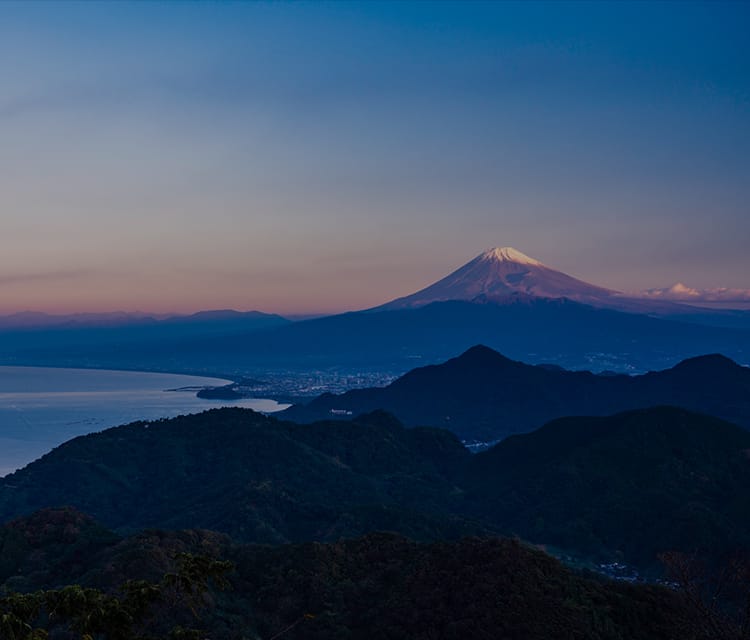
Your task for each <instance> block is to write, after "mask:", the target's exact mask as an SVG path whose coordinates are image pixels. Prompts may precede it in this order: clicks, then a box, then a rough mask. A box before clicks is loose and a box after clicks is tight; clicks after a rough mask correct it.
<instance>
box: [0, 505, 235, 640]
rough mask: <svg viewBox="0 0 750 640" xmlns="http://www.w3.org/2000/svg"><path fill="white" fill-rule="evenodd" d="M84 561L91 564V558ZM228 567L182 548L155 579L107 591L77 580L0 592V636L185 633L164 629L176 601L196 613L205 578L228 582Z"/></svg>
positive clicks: (139, 638)
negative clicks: (169, 567)
mask: <svg viewBox="0 0 750 640" xmlns="http://www.w3.org/2000/svg"><path fill="white" fill-rule="evenodd" d="M44 515H46V516H50V515H54V512H49V511H48V512H46V514H44ZM52 564H54V561H53V562H52ZM87 564H88V565H89V566H91V565H92V558H89V559H88V562H87ZM231 568H232V565H231V564H230V563H229V562H226V561H219V560H214V559H212V558H206V557H200V556H193V555H191V554H181V555H179V556H178V557H177V558H176V570H175V572H174V573H168V574H166V575H165V576H164V578H163V579H162V581H161V582H160V583H151V582H147V581H145V580H126V581H125V582H124V583H123V584H121V585H120V586H119V588H118V589H117V590H116V591H115V592H110V593H106V592H103V591H101V590H99V589H96V588H92V587H83V586H81V585H78V584H71V585H67V586H64V587H61V588H59V589H48V590H39V591H35V592H33V593H26V594H19V593H14V592H10V593H7V592H6V594H5V595H4V596H3V597H0V637H2V638H3V639H7V640H36V639H37V638H47V637H48V633H50V634H51V635H50V637H55V638H60V639H61V640H62V639H63V638H81V639H82V640H151V639H155V638H167V637H169V638H180V637H189V635H186V630H185V629H183V628H182V627H179V626H176V627H174V628H173V630H172V631H171V632H167V631H165V629H166V628H168V626H169V623H168V621H169V620H171V619H174V618H175V615H177V617H179V610H180V607H182V608H187V609H188V610H189V611H190V612H191V613H192V614H193V616H195V617H196V618H197V616H198V610H199V609H200V608H201V607H202V606H203V605H204V604H205V603H204V595H205V594H206V593H207V591H208V589H209V584H213V585H214V586H217V587H224V586H227V582H226V578H225V574H226V573H227V572H228V571H230V570H231ZM154 633H155V634H156V635H154Z"/></svg>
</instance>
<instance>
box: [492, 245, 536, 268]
mask: <svg viewBox="0 0 750 640" xmlns="http://www.w3.org/2000/svg"><path fill="white" fill-rule="evenodd" d="M479 257H481V258H482V259H483V260H498V261H499V262H515V263H517V264H533V265H536V266H543V265H542V263H541V262H539V261H538V260H534V258H529V256H527V255H526V254H525V253H521V252H520V251H519V250H518V249H514V248H513V247H493V248H492V249H487V251H485V252H484V253H483V254H482V255H481V256H479Z"/></svg>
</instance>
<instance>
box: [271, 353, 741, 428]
mask: <svg viewBox="0 0 750 640" xmlns="http://www.w3.org/2000/svg"><path fill="white" fill-rule="evenodd" d="M656 405H675V406H681V407H685V408H688V409H692V410H694V411H701V412H703V413H708V414H710V415H715V416H717V417H720V418H723V419H724V420H729V421H732V422H736V423H737V424H739V425H741V426H745V427H748V428H750V369H747V368H745V367H741V366H739V365H737V364H735V363H734V362H732V361H731V360H729V359H728V358H725V357H723V356H719V355H712V356H702V357H699V358H693V359H692V360H686V361H685V362H682V363H680V364H678V365H677V366H676V367H673V368H672V369H668V370H666V371H659V372H656V373H648V374H646V375H642V376H634V377H630V376H625V375H615V376H597V375H594V374H592V373H589V372H587V371H585V372H581V371H577V372H576V371H565V370H563V369H555V368H549V367H538V366H532V365H528V364H524V363H522V362H514V361H513V360H509V359H508V358H505V357H504V356H502V355H500V354H499V353H497V352H495V351H493V350H492V349H489V348H487V347H482V346H477V347H473V348H471V349H469V350H468V351H467V352H466V353H464V354H463V355H461V356H459V357H458V358H453V359H452V360H449V361H448V362H445V363H444V364H441V365H435V366H430V367H423V368H420V369H414V370H413V371H410V372H409V373H407V374H406V375H404V376H402V377H401V378H399V379H398V380H396V381H394V382H393V383H391V384H390V385H388V386H387V387H384V388H375V389H355V390H353V391H348V392H347V393H344V394H343V395H340V396H334V395H331V394H326V395H323V396H320V397H319V398H317V399H315V400H313V401H311V402H310V403H309V404H307V405H297V406H294V407H291V408H289V409H287V410H286V411H285V412H283V413H282V414H281V415H282V416H283V417H285V418H288V419H290V420H295V421H297V422H310V421H311V420H322V419H331V418H332V417H333V416H332V414H331V413H330V411H331V409H342V410H348V411H351V412H352V413H353V414H354V415H358V414H360V413H363V412H366V411H372V410H373V409H385V410H387V411H389V412H391V413H393V414H394V415H395V416H397V417H398V418H399V419H400V420H402V421H403V422H404V424H407V425H432V426H435V427H443V428H445V429H449V430H451V431H453V432H454V433H456V434H457V435H459V436H460V437H462V438H465V439H469V440H472V439H479V440H497V439H499V438H503V437H505V436H508V435H510V434H513V433H524V432H527V431H531V430H532V429H535V428H537V427H540V426H542V425H543V424H545V423H546V422H548V421H550V420H552V419H555V418H560V417H563V416H578V415H609V414H612V413H616V412H618V411H625V410H629V409H640V408H644V407H652V406H656Z"/></svg>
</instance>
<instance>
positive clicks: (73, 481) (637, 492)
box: [0, 408, 750, 579]
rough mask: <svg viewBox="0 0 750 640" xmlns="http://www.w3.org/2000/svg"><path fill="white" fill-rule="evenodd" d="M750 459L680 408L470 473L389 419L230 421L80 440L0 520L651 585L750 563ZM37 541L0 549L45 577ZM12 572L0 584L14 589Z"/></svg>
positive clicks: (21, 488)
mask: <svg viewBox="0 0 750 640" xmlns="http://www.w3.org/2000/svg"><path fill="white" fill-rule="evenodd" d="M748 451H750V433H749V432H747V431H745V430H743V429H741V428H739V427H736V426H734V425H731V424H728V423H725V422H722V421H720V420H717V419H714V418H709V417H707V416H702V415H698V414H693V413H690V412H687V411H684V410H681V409H673V408H660V409H649V410H643V411H635V412H630V413H625V414H620V415H617V416H613V417H609V418H569V419H565V420H560V421H556V422H554V423H551V424H549V425H547V426H546V427H544V428H542V429H540V430H538V431H537V432H534V433H531V434H526V435H523V436H514V437H512V438H508V439H507V440H505V441H503V442H502V443H500V444H499V445H497V446H496V447H495V448H494V449H492V450H490V451H488V452H486V453H483V454H478V455H476V456H472V455H471V454H469V453H467V452H466V450H465V449H464V448H463V447H462V446H461V445H460V443H459V442H458V441H457V440H456V438H455V437H454V436H452V435H451V434H450V433H448V432H446V431H442V430H437V429H421V428H419V429H405V428H403V427H402V426H401V425H399V424H398V422H397V421H395V420H394V419H393V418H392V417H391V416H388V415H387V414H384V413H375V414H372V415H369V416H364V417H361V418H360V419H357V420H355V421H353V422H324V423H317V424H313V425H295V424H291V423H285V422H280V421H278V420H275V419H273V418H267V417H264V416H261V415H259V414H256V413H253V412H251V411H247V410H241V409H226V410H216V411H211V412H207V413H204V414H200V415H195V416H186V417H181V418H176V419H173V420H165V421H161V422H156V423H150V424H146V423H134V424H132V425H127V426H125V427H119V428H116V429H110V430H107V431H104V432H102V433H100V434H92V435H89V436H85V437H81V438H76V439H75V440H72V441H71V442H68V443H66V444H65V445H63V446H61V447H59V448H58V449H56V450H54V451H53V452H51V453H50V454H48V455H46V456H45V457H44V458H42V459H41V460H39V461H37V462H35V463H33V464H31V465H29V466H28V467H27V468H25V469H23V470H21V471H19V472H16V473H15V474H13V475H10V476H8V477H6V478H5V479H4V480H3V486H0V518H6V519H7V518H8V517H13V516H17V515H20V514H24V513H29V512H31V511H33V510H35V509H38V508H42V507H45V506H49V505H64V504H67V505H72V506H74V507H76V508H78V509H81V510H87V511H88V512H90V513H91V514H92V515H93V516H94V517H96V518H97V519H98V520H100V521H102V522H103V523H104V524H106V525H107V526H110V527H114V528H116V529H117V530H118V531H119V532H120V533H127V532H128V531H133V530H137V529H140V528H144V527H164V528H181V527H186V528H187V527H201V528H205V529H213V530H217V531H221V532H223V533H226V534H229V535H231V536H232V537H233V538H235V539H237V540H239V541H245V542H260V543H284V542H303V541H308V540H319V541H335V540H338V539H340V538H342V537H355V536H359V535H362V534H364V533H367V532H370V531H376V530H388V531H397V532H400V533H402V534H404V535H407V536H409V537H411V538H414V539H418V540H439V539H452V540H454V539H457V538H460V537H461V536H464V535H475V534H487V533H509V534H518V535H520V536H521V537H523V538H525V539H528V540H531V541H532V542H534V543H538V544H548V545H553V546H555V547H562V548H564V549H566V550H569V551H573V552H575V553H577V554H579V555H584V556H594V557H597V558H600V559H602V560H615V559H619V560H624V561H625V562H627V563H628V564H633V565H637V566H638V567H639V568H640V569H645V570H649V569H654V568H655V567H656V566H658V561H657V554H658V553H660V552H664V551H670V550H678V551H685V552H694V551H697V552H701V553H704V552H705V553H707V554H709V555H713V554H719V553H723V552H728V551H731V550H733V549H735V548H743V547H750V509H748V508H747V500H746V491H747V487H748V486H750V457H749V456H748V454H747V452H748ZM65 526H72V527H74V528H75V527H78V528H81V529H82V530H83V531H88V530H89V529H88V527H89V526H94V525H87V524H84V523H82V522H81V523H72V524H71V523H68V524H66V525H65ZM64 531H65V527H63V528H62V529H61V532H58V533H55V534H54V535H59V536H63V537H64ZM92 531H93V529H92ZM42 532H43V529H42ZM40 535H42V533H40V532H36V533H33V535H32V533H30V532H27V533H26V534H25V536H26V537H25V538H24V537H19V535H18V531H15V530H13V529H12V527H11V530H9V531H6V532H5V533H3V534H2V536H0V544H2V545H3V547H2V549H10V550H12V549H16V550H23V549H26V550H27V552H28V553H26V556H25V557H27V558H29V560H28V562H29V563H31V564H33V561H34V560H33V559H34V558H40V556H39V554H38V553H31V550H32V549H33V548H34V542H33V540H34V539H35V536H36V537H38V536H40ZM77 544H81V545H83V546H82V547H80V548H79V547H77V546H75V545H72V546H71V545H68V546H61V547H60V552H59V553H60V555H61V557H62V558H66V562H68V563H69V564H68V565H67V566H69V567H71V568H74V567H75V565H76V562H78V561H79V559H80V557H81V555H85V554H87V553H90V552H95V550H96V544H98V543H96V542H95V541H92V542H91V545H92V546H91V547H90V549H89V548H88V547H86V546H85V545H86V544H88V543H85V542H79V543H77ZM217 544H218V543H217ZM87 549H89V550H87ZM176 551H179V550H176ZM7 557H8V556H7V555H5V554H4V553H3V554H0V577H2V576H10V575H11V574H13V573H15V572H16V569H17V567H16V566H14V565H13V563H11V562H9V561H8V560H7ZM31 564H30V565H29V566H31ZM39 566H40V567H43V566H44V562H43V561H41V560H40V561H39ZM37 570H39V569H37ZM71 570H72V569H71ZM165 570H166V569H165ZM33 572H34V571H33V570H31V573H27V575H32V574H33ZM65 572H67V573H70V570H68V569H66V570H65ZM65 572H63V573H62V574H61V575H63V576H64V575H65ZM152 577H153V576H152ZM52 579H54V576H53V577H52Z"/></svg>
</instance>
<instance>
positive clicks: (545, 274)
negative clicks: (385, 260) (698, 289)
mask: <svg viewBox="0 0 750 640" xmlns="http://www.w3.org/2000/svg"><path fill="white" fill-rule="evenodd" d="M519 294H520V295H523V296H531V297H535V298H568V299H569V300H573V301H575V302H583V303H586V304H594V305H595V306H609V305H610V304H612V302H613V300H614V297H615V296H618V295H619V292H617V291H613V290H611V289H605V288H604V287H598V286H596V285H593V284H589V283H588V282H583V281H582V280H578V279H577V278H573V277H572V276H569V275H567V274H565V273H563V272H562V271H557V270H556V269H552V268H551V267H548V266H547V265H545V264H543V263H541V262H539V261H538V260H535V259H534V258H530V257H529V256H527V255H526V254H524V253H521V252H520V251H518V250H517V249H514V248H512V247H495V248H492V249H489V250H487V251H485V252H484V253H481V254H480V255H478V256H477V257H476V258H474V259H473V260H471V261H470V262H467V263H466V264H465V265H464V266H462V267H460V268H459V269H457V270H456V271H454V272H453V273H451V274H450V275H448V276H446V277H445V278H443V279H442V280H439V281H438V282H436V283H434V284H432V285H430V286H428V287H426V288H424V289H422V290H420V291H417V292H416V293H413V294H412V295H409V296H405V297H403V298H397V299H396V300H392V301H391V302H388V303H386V304H384V305H381V306H379V307H376V308H375V309H376V310H378V311H386V310H393V309H414V308H416V307H421V306H424V305H426V304H431V303H433V302H445V301H447V300H467V301H471V300H476V299H477V298H484V299H487V300H497V301H500V300H502V299H504V298H508V297H510V296H516V297H517V296H518V295H519Z"/></svg>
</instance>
